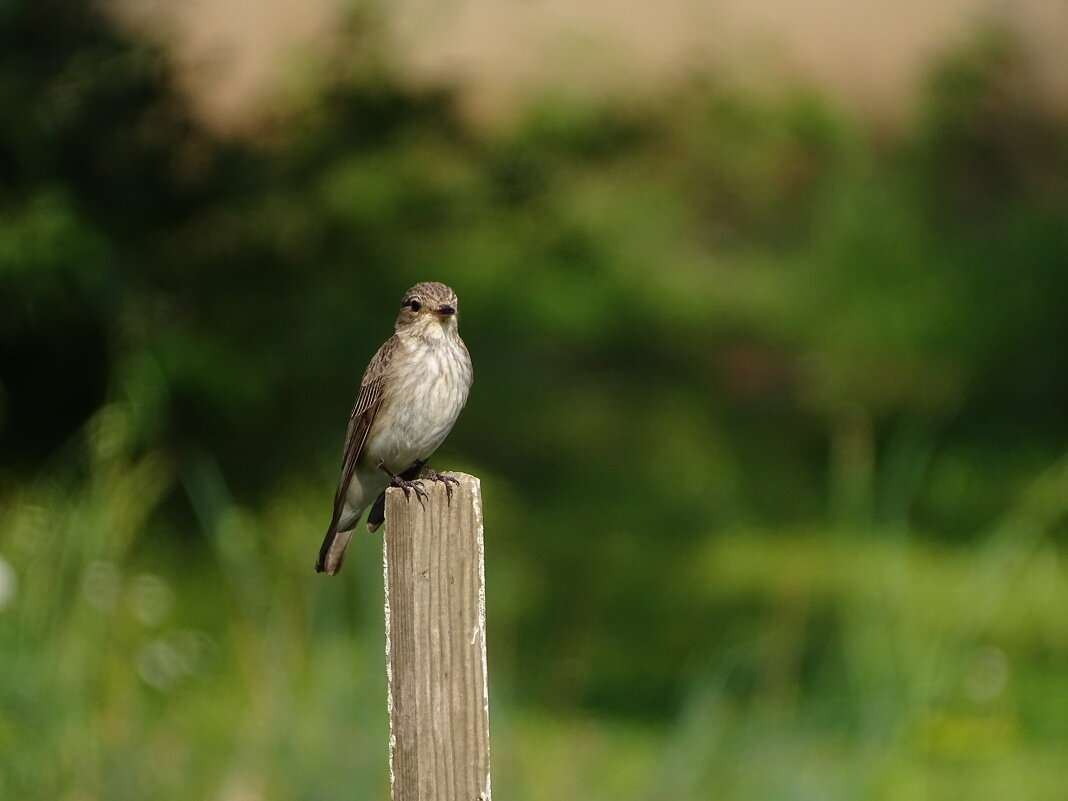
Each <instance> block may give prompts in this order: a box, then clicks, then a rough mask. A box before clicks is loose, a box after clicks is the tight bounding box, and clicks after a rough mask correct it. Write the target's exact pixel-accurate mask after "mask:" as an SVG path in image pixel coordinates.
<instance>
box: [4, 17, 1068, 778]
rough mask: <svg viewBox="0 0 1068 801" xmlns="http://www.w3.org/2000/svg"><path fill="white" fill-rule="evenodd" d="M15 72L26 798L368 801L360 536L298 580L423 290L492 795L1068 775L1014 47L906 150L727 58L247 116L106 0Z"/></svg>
mask: <svg viewBox="0 0 1068 801" xmlns="http://www.w3.org/2000/svg"><path fill="white" fill-rule="evenodd" d="M365 33H366V32H360V31H357V32H356V40H357V41H366V40H365V39H361V38H360V37H361V36H363V35H364V34H365ZM0 64H2V68H0V100H2V101H3V102H0V115H2V121H3V125H0V448H2V449H3V453H4V464H5V468H6V469H5V473H4V474H3V475H2V482H0V557H2V558H3V560H5V561H3V562H0V567H2V566H3V565H5V564H7V563H10V565H11V566H12V569H13V577H14V579H15V581H16V582H17V584H15V585H10V584H8V585H4V584H3V581H5V580H8V579H5V578H4V576H5V575H6V574H5V573H4V572H3V571H0V591H2V589H3V586H8V587H11V586H14V590H13V591H14V595H13V596H12V598H11V600H10V601H9V605H8V606H7V607H6V608H0V679H2V681H0V685H2V686H3V687H4V690H3V691H2V693H3V694H2V695H0V697H2V699H3V704H2V706H0V748H2V749H3V751H4V753H5V754H11V755H12V756H11V759H10V760H9V761H5V768H8V767H9V769H8V770H5V771H4V772H3V774H2V775H0V796H3V797H9V796H10V797H26V798H33V797H42V798H44V797H47V798H53V797H68V796H71V794H72V793H74V789H75V788H77V792H78V793H80V794H81V796H84V797H89V798H98V797H99V798H108V799H122V798H140V797H144V787H146V786H150V787H152V788H153V793H152V795H153V797H158V798H164V799H165V798H175V799H179V798H188V797H190V796H194V797H199V796H211V795H215V796H221V797H223V798H244V797H254V798H260V797H262V798H267V799H270V798H299V797H308V798H325V797H333V796H334V795H340V793H342V792H343V791H344V790H343V789H342V788H347V787H353V786H359V787H366V788H369V789H368V790H367V793H368V795H371V796H375V797H378V796H380V795H381V794H382V792H384V790H383V784H384V775H383V770H382V767H381V765H382V761H383V759H384V753H385V750H384V746H383V728H384V722H385V721H384V713H383V712H381V710H382V708H383V704H384V701H383V700H382V698H381V696H382V694H383V692H382V687H381V675H380V674H381V672H382V670H381V668H382V664H381V657H380V656H378V654H379V651H380V634H379V632H380V628H379V626H380V623H379V621H378V619H377V617H375V614H374V613H372V612H371V611H369V610H374V609H377V608H378V606H377V604H378V600H377V599H378V597H379V595H380V586H379V585H378V581H379V580H380V579H378V578H377V567H376V565H377V564H378V556H377V553H376V549H377V546H376V545H375V544H374V542H373V541H372V540H371V539H370V538H366V537H364V538H359V540H358V542H357V543H355V545H354V547H355V548H357V553H354V554H353V555H352V556H350V558H349V560H348V564H347V566H346V573H347V574H348V576H349V578H348V579H344V578H343V579H342V580H339V581H334V582H323V581H322V580H320V579H317V578H316V577H315V576H313V575H312V573H311V570H310V565H311V555H312V554H313V553H314V548H315V547H316V546H317V544H318V542H317V541H318V533H319V532H320V530H321V528H322V527H323V526H324V525H325V523H326V517H325V515H326V513H327V512H328V509H327V505H328V503H329V499H330V497H331V493H332V490H333V483H332V482H333V481H334V480H335V470H336V467H337V464H336V463H337V457H338V453H337V449H338V447H339V443H340V438H341V434H342V430H343V423H344V420H345V415H346V413H347V411H348V405H349V403H350V402H351V399H352V397H353V395H354V393H355V389H356V387H357V384H358V381H359V371H360V370H361V369H362V367H363V366H364V365H365V364H366V361H367V359H368V358H369V357H370V355H371V354H372V353H373V351H374V349H375V348H376V347H377V346H378V344H379V343H380V342H381V341H382V340H383V339H384V338H385V336H386V335H387V334H388V332H389V330H390V325H391V321H392V317H393V314H394V311H395V308H394V307H395V306H396V301H397V300H398V299H399V296H400V293H401V292H402V291H403V290H404V289H405V288H406V287H407V286H408V285H410V284H411V283H414V282H415V281H417V280H424V279H429V278H434V279H440V280H444V281H447V282H448V283H450V284H452V285H453V286H454V287H455V288H456V289H457V290H458V292H459V295H460V297H461V304H462V315H463V317H462V328H463V332H464V336H465V338H466V340H467V342H468V344H469V346H470V349H471V351H472V353H473V355H474V359H475V366H476V384H475V388H474V393H473V395H472V398H471V401H470V403H469V406H468V409H467V410H466V411H465V414H464V415H463V417H462V419H461V422H460V424H459V425H458V426H457V429H456V431H455V432H454V434H453V436H452V437H451V439H450V442H449V444H448V446H447V449H446V451H444V452H443V453H442V454H441V456H440V457H439V458H438V463H439V465H441V466H448V467H457V468H466V469H469V470H471V471H473V472H477V473H478V474H479V475H480V476H481V477H482V479H483V486H484V491H485V494H486V499H487V505H488V507H487V514H486V520H487V530H488V534H489V538H490V543H489V548H488V559H489V566H488V575H489V581H490V630H491V637H490V644H491V663H492V666H493V677H494V678H493V681H494V692H495V693H497V695H498V698H497V699H495V702H494V703H495V706H494V716H495V717H494V726H495V732H494V738H495V739H494V757H495V760H496V764H497V767H498V777H497V778H498V782H497V784H498V786H501V785H503V786H504V787H505V788H507V794H509V795H513V796H516V797H518V798H524V797H527V798H531V799H534V798H541V797H546V798H548V797H550V795H551V796H552V797H554V798H558V797H561V796H563V797H584V798H599V797H603V798H613V799H615V798H624V799H626V798H634V799H638V798H653V797H655V798H661V797H665V796H670V797H675V798H680V799H687V798H693V799H697V798H706V797H708V796H709V794H712V795H714V796H718V797H724V798H732V797H733V798H746V799H752V798H764V797H767V798H773V797H774V798H782V797H798V798H802V797H804V798H807V797H814V798H879V799H884V798H885V799H894V798H910V799H911V798H917V797H924V794H925V793H926V794H927V797H931V798H957V797H959V798H974V797H977V793H979V791H980V790H981V791H982V792H987V791H988V790H989V792H990V793H994V792H995V790H996V791H997V793H1000V794H1001V795H1005V796H1008V797H1032V798H1053V797H1055V795H1054V794H1055V793H1056V792H1059V791H1060V788H1059V787H1057V785H1056V767H1055V765H1056V759H1055V754H1056V753H1059V750H1060V749H1063V745H1064V741H1065V739H1066V738H1068V731H1065V730H1064V727H1063V726H1062V725H1061V724H1060V722H1059V721H1060V720H1062V719H1064V714H1063V713H1064V711H1065V709H1064V707H1065V704H1066V701H1065V699H1068V687H1066V686H1065V683H1064V680H1063V675H1065V672H1064V666H1065V662H1066V660H1068V642H1066V641H1065V638H1064V632H1063V631H1062V628H1063V627H1061V626H1060V624H1059V617H1058V616H1057V615H1056V613H1055V611H1054V612H1050V610H1056V609H1058V608H1060V607H1062V606H1063V604H1064V602H1065V600H1066V599H1065V595H1066V593H1068V589H1066V585H1065V576H1064V568H1063V564H1062V563H1063V559H1064V555H1063V547H1064V531H1065V528H1064V523H1065V519H1066V516H1065V512H1066V511H1068V510H1066V509H1065V508H1064V505H1063V498H1064V497H1068V496H1066V495H1065V493H1064V486H1063V484H1064V478H1063V465H1062V464H1061V462H1062V461H1063V455H1064V441H1065V434H1066V433H1068V431H1066V424H1065V417H1064V413H1063V410H1064V408H1065V406H1066V403H1068V378H1066V373H1065V371H1064V370H1063V343H1064V342H1065V341H1068V328H1066V326H1068V322H1066V320H1068V316H1066V315H1065V314H1064V309H1065V308H1068V281H1065V276H1064V274H1063V272H1064V256H1065V254H1066V253H1068V203H1066V202H1065V201H1066V200H1068V197H1066V195H1068V139H1066V136H1068V128H1066V127H1065V125H1064V124H1063V121H1058V120H1055V119H1052V118H1050V117H1049V116H1048V115H1044V114H1042V113H1041V112H1040V111H1038V110H1037V107H1036V106H1035V105H1034V104H1032V103H1030V102H1028V101H1027V99H1026V97H1025V96H1023V95H1021V92H1020V91H1019V87H1020V86H1022V85H1025V83H1026V72H1025V70H1024V69H1023V66H1022V64H1023V62H1022V59H1021V57H1020V54H1019V53H1018V52H1016V51H1015V50H1014V48H1013V46H1012V44H1011V42H1010V41H1009V40H1007V39H1004V38H999V37H998V36H987V37H981V38H980V39H979V40H978V43H977V44H976V45H975V46H974V47H972V48H969V49H966V50H965V51H962V52H961V53H960V54H957V55H956V56H954V57H953V58H951V59H949V60H947V62H946V63H945V64H943V65H942V66H940V67H938V68H937V69H936V70H935V71H934V72H933V73H932V74H933V77H932V80H931V83H930V87H929V89H928V92H927V95H926V97H925V99H924V101H923V102H922V103H921V105H920V108H919V110H918V113H917V115H916V119H915V121H914V122H913V124H911V125H910V126H908V127H907V129H906V130H905V131H904V132H903V133H901V134H900V135H897V136H893V137H890V136H887V135H883V136H881V137H879V138H878V139H876V138H875V137H873V136H872V135H871V134H870V132H868V131H866V130H865V129H864V127H863V126H862V125H860V124H859V123H857V122H856V121H855V120H853V119H851V118H850V116H849V115H848V114H846V113H845V112H843V111H841V110H839V109H835V108H833V107H831V106H830V105H828V104H827V103H826V102H825V101H824V100H822V99H821V98H820V97H818V96H816V95H813V94H810V93H809V94H798V93H794V94H787V95H785V96H782V97H777V98H762V99H758V98H754V97H750V96H747V95H744V94H741V93H739V92H737V91H735V90H733V89H731V88H729V87H724V86H721V85H718V84H716V83H715V82H712V81H703V80H702V81H693V82H690V83H685V84H683V85H679V86H677V87H675V88H674V89H673V90H672V91H670V92H667V93H666V94H665V95H664V96H663V97H662V98H660V99H657V100H655V101H648V102H646V103H645V104H643V105H634V104H631V105H627V106H624V105H622V104H618V105H617V104H612V103H606V104H601V105H597V104H589V103H586V102H577V101H574V100H562V99H560V98H552V97H550V98H545V99H543V100H542V101H540V102H538V103H535V104H533V105H532V106H531V108H530V110H529V112H528V113H527V114H526V115H525V116H523V117H521V118H520V119H518V120H516V121H515V122H514V124H512V125H511V126H510V127H509V128H507V129H503V130H495V131H484V130H480V129H476V128H473V127H471V126H470V125H468V124H467V123H465V122H464V121H463V120H462V119H461V118H460V117H459V116H458V115H457V114H456V112H455V110H454V107H453V104H452V100H451V97H450V95H449V93H448V92H446V91H438V90H434V91H416V90H412V89H409V88H405V87H403V86H402V85H400V84H399V83H396V82H395V81H394V80H393V79H392V78H391V76H390V75H389V72H388V70H385V69H383V68H382V67H381V65H371V66H368V65H366V64H363V65H362V66H360V68H353V69H340V70H339V74H338V75H336V76H335V77H334V78H332V79H331V80H330V81H328V82H326V83H325V84H324V85H323V86H322V87H320V88H319V89H318V90H317V91H316V92H315V93H313V94H310V95H308V96H306V97H302V98H300V99H299V102H298V103H297V104H295V107H294V111H293V114H292V115H291V117H290V118H288V119H284V120H282V121H280V122H279V123H278V125H277V128H276V129H275V130H273V131H272V132H271V135H270V136H269V137H265V138H264V139H263V140H261V141H256V142H242V141H228V140H222V139H219V138H218V137H216V136H213V135H212V134H210V133H208V132H207V131H205V130H203V129H202V128H201V127H200V125H199V123H198V122H197V121H196V120H195V119H194V118H193V117H192V116H191V115H190V113H189V111H188V109H187V108H186V106H185V103H184V101H183V99H182V98H181V97H180V95H178V94H176V93H175V91H174V89H173V86H172V81H171V78H170V75H169V71H168V67H167V65H166V62H165V60H164V59H163V58H162V57H161V55H160V54H159V53H158V52H156V51H155V50H153V49H152V48H150V47H147V46H145V45H143V44H140V43H135V42H130V41H127V40H125V39H123V38H122V37H120V36H118V35H116V34H115V33H114V31H113V30H112V29H111V28H110V27H109V25H108V24H106V22H105V21H104V20H102V19H101V18H100V17H99V16H97V15H96V14H95V13H94V12H92V11H90V10H88V7H87V6H83V5H82V4H81V3H64V4H57V3H45V2H36V3H31V2H19V3H13V4H9V5H8V6H6V7H5V10H4V11H2V12H0ZM1051 465H1052V466H1053V467H1051ZM9 578H10V577H9ZM352 579H355V580H352ZM0 597H2V592H0ZM353 632H355V633H353ZM357 654H358V656H357ZM352 710H367V711H366V714H364V712H362V711H361V712H360V714H358V715H357V714H354V713H353V711H352ZM26 721H33V725H34V732H35V737H34V744H33V747H32V748H31V747H28V746H26V745H24V744H23V742H24V741H23V734H24V729H25V727H26V726H27V725H28V724H27V723H25V722H26ZM528 746H529V747H528ZM576 754H578V755H579V756H580V758H579V759H576V758H575V757H576ZM44 755H48V759H49V760H50V761H49V762H48V765H47V767H45V764H44V762H45V756H44ZM769 765H770V766H773V769H769ZM1025 776H1026V777H1027V778H1024V777H1025ZM990 788H993V789H990ZM73 797H79V796H77V795H75V796H73Z"/></svg>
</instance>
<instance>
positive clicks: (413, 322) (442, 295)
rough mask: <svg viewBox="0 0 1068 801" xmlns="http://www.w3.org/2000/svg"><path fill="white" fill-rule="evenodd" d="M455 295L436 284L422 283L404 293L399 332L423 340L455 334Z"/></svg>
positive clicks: (399, 317) (398, 322) (434, 282)
mask: <svg viewBox="0 0 1068 801" xmlns="http://www.w3.org/2000/svg"><path fill="white" fill-rule="evenodd" d="M456 318H457V300H456V293H455V292H453V291H452V289H450V288H449V287H447V286H445V284H439V283H438V282H437V281H423V282H422V283H419V284H416V285H415V286H413V287H412V288H411V289H409V290H408V291H407V292H405V293H404V300H403V301H401V308H400V313H399V314H398V315H397V324H396V326H395V327H396V330H397V331H403V330H407V331H411V332H412V333H416V334H421V335H423V336H431V337H434V336H443V335H445V334H447V333H449V332H455V331H456Z"/></svg>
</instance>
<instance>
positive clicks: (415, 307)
mask: <svg viewBox="0 0 1068 801" xmlns="http://www.w3.org/2000/svg"><path fill="white" fill-rule="evenodd" d="M408 305H409V306H411V308H412V311H413V312H417V311H419V310H420V309H421V308H423V304H422V303H420V302H419V301H417V300H410V301H408Z"/></svg>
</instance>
